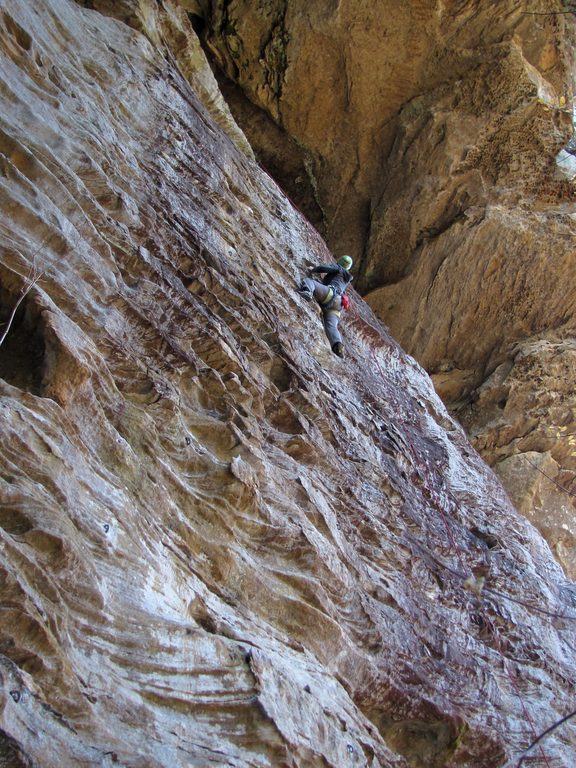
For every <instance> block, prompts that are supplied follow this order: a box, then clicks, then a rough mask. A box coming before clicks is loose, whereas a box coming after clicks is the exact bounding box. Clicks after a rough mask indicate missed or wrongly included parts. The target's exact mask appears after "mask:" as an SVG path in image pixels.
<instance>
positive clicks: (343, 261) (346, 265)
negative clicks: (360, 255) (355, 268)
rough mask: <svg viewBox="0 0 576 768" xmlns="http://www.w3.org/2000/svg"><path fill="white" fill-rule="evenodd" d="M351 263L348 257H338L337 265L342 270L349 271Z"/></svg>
mask: <svg viewBox="0 0 576 768" xmlns="http://www.w3.org/2000/svg"><path fill="white" fill-rule="evenodd" d="M353 263H354V262H353V261H352V259H351V258H350V256H340V258H339V259H338V264H340V266H341V267H344V269H351V268H352V264H353Z"/></svg>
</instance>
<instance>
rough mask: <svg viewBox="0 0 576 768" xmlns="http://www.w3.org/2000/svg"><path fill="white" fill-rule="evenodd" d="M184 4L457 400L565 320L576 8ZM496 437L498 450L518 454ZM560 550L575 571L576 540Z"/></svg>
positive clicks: (569, 401)
mask: <svg viewBox="0 0 576 768" xmlns="http://www.w3.org/2000/svg"><path fill="white" fill-rule="evenodd" d="M188 7H189V8H190V9H191V13H192V14H193V16H194V18H196V19H199V18H202V24H203V25H204V26H203V27H202V26H201V25H199V24H197V27H198V28H199V29H200V30H201V36H202V38H203V40H204V41H205V46H206V47H207V48H208V49H209V50H210V51H211V53H212V56H213V60H214V62H215V66H216V68H217V69H218V70H219V71H221V72H224V73H225V75H226V76H227V78H228V81H233V82H234V83H236V84H237V87H236V88H233V87H232V86H230V85H229V84H226V85H225V88H224V92H225V94H226V98H227V99H228V101H229V103H230V106H231V108H232V111H233V113H234V114H235V116H236V117H237V119H238V120H239V121H240V123H241V125H242V126H243V127H244V128H245V130H246V132H247V135H248V138H249V140H250V141H251V143H252V145H253V146H254V147H255V149H256V152H257V155H258V157H259V159H260V160H261V161H262V162H264V164H265V165H266V166H267V167H268V168H269V169H270V171H271V172H272V173H273V174H274V176H275V177H276V178H277V179H279V181H280V183H281V184H282V186H283V187H284V189H286V190H287V191H288V193H289V194H290V195H291V196H292V197H293V198H294V199H295V200H296V201H297V202H298V204H299V205H300V206H301V208H302V210H303V211H304V212H305V213H306V215H307V216H308V217H309V218H310V220H311V221H312V222H313V223H315V225H316V226H318V227H319V229H320V231H321V232H324V233H325V234H326V236H327V239H328V243H329V244H330V245H332V247H333V248H335V249H337V251H338V252H339V253H342V252H345V251H350V252H351V253H352V255H353V256H355V257H356V258H357V262H359V261H361V266H360V275H359V280H358V282H357V287H358V288H359V289H360V290H361V292H362V293H363V294H364V295H365V296H366V299H367V300H368V301H369V303H370V305H371V306H372V308H373V309H374V310H375V311H376V313H377V314H378V316H379V317H380V318H381V319H383V320H384V321H385V322H386V323H387V324H388V325H389V327H390V329H391V332H392V334H393V335H394V337H395V338H396V339H398V340H399V341H400V343H401V344H402V346H403V347H404V349H406V350H407V351H408V352H410V353H411V354H413V355H415V356H416V358H417V359H418V360H419V362H420V363H421V364H422V365H424V367H425V368H426V369H427V370H428V371H429V372H430V373H431V374H432V377H433V380H434V383H435V385H436V387H437V390H438V392H439V393H440V395H441V396H442V398H443V399H444V401H445V403H446V404H447V405H448V406H449V407H450V409H451V410H452V411H453V412H454V413H455V414H456V415H458V416H459V415H460V412H461V410H462V408H466V407H467V404H469V403H470V401H478V398H479V396H480V393H481V389H480V388H481V387H483V385H484V383H485V382H486V381H487V379H488V378H489V377H490V376H491V375H492V374H493V372H494V371H495V370H496V369H497V368H498V366H500V365H510V364H512V365H513V361H514V355H515V354H516V352H515V350H517V349H518V348H519V347H518V345H519V344H524V343H526V344H528V345H529V346H533V345H534V344H535V343H538V342H539V340H542V341H544V340H546V339H550V340H551V341H552V343H553V344H562V343H564V340H566V339H569V338H571V337H572V336H573V335H574V330H575V314H574V296H573V291H572V275H573V273H574V268H575V266H576V265H575V262H574V249H573V246H572V244H573V241H574V237H575V235H576V231H575V225H574V218H573V217H574V211H575V208H574V199H575V188H574V185H573V183H572V181H571V179H570V178H569V176H566V175H565V174H563V173H562V172H561V167H557V166H556V162H555V160H556V156H557V155H558V152H559V151H560V150H561V149H562V147H563V146H565V145H566V143H567V142H568V140H569V138H570V136H571V135H572V131H573V126H572V113H571V109H572V94H573V78H574V66H573V54H572V50H573V43H574V19H573V12H572V13H571V12H569V11H570V8H573V5H571V4H570V3H567V2H560V1H558V2H552V3H551V2H533V1H532V0H531V1H530V2H520V3H519V2H515V1H514V2H512V1H511V0H510V2H508V1H507V0H506V1H503V2H499V3H498V4H497V6H495V5H494V4H489V3H488V4H487V3H480V2H435V1H427V2H411V3H408V4H399V3H393V2H379V3H358V2H351V1H349V0H342V1H341V2H338V3H322V4H320V5H318V4H312V5H311V4H310V3H304V2H297V1H295V0H293V1H291V2H289V3H287V2H285V0H277V1H276V2H267V3H265V4H263V5H262V4H253V3H248V2H242V1H239V2H236V0H235V2H233V3H230V2H209V0H205V1H204V2H200V1H198V2H196V3H189V4H188ZM263 8H265V10H263ZM238 88H239V89H241V93H239V91H238ZM569 380H570V381H571V382H572V383H573V382H574V371H573V369H571V371H570V379H569ZM530 386H531V387H532V389H533V392H534V397H536V398H537V399H538V400H539V405H538V408H537V409H533V412H535V411H536V410H539V417H538V421H539V424H540V425H541V428H542V430H544V431H546V432H547V433H548V434H553V433H557V431H558V427H559V426H562V425H563V424H565V423H566V419H564V420H563V421H562V422H560V423H556V422H554V421H553V420H552V417H551V413H550V412H549V410H548V408H547V405H546V403H547V398H548V393H547V392H546V391H543V390H541V389H540V383H539V380H538V378H534V379H532V381H531V383H530ZM565 389H566V392H565V393H564V397H565V399H566V402H565V408H566V411H565V412H566V413H572V412H573V410H574V407H575V406H576V402H575V401H574V396H573V392H572V391H573V389H574V387H573V386H572V387H570V386H566V387H565ZM480 401H483V398H482V397H481V396H480ZM499 418H500V420H502V419H505V418H506V414H505V413H501V414H500V417H499ZM474 420H475V430H476V431H475V435H477V436H478V440H477V442H476V444H477V446H478V447H479V448H480V450H481V451H483V445H485V444H488V443H489V442H490V440H491V437H490V430H491V427H490V425H489V424H488V421H489V414H485V415H484V416H483V415H482V414H481V413H480V411H479V409H478V405H477V406H476V407H475V417H474ZM483 420H484V422H483ZM482 423H484V425H485V429H486V433H485V434H481V433H482V428H481V424H482ZM508 426H509V428H510V430H512V431H513V430H514V428H515V427H514V425H513V424H509V425H508ZM549 447H550V449H552V446H551V444H549ZM500 448H501V452H500V454H499V459H500V460H504V459H505V458H506V457H509V458H513V456H514V455H515V451H516V446H515V444H514V443H510V444H508V445H507V447H506V448H504V445H503V444H501V446H500ZM553 452H554V454H555V455H556V457H557V458H560V457H562V459H561V464H560V465H559V467H558V472H553V476H554V478H556V479H557V478H560V476H562V478H564V479H570V480H571V479H572V466H571V462H570V461H567V462H566V461H565V460H564V459H565V458H566V456H565V453H566V452H565V451H564V449H563V447H562V442H561V441H557V442H556V443H555V445H554V447H553ZM483 456H484V458H485V459H486V460H487V461H493V460H494V459H495V457H494V455H493V454H492V453H491V452H490V451H489V450H486V451H485V452H483ZM520 463H521V464H522V463H525V462H520ZM502 469H503V468H502ZM498 471H499V470H498ZM531 474H532V473H531V471H527V472H526V473H525V474H523V476H522V480H521V482H523V483H524V484H525V485H526V487H528V486H530V484H531V482H532V480H531ZM501 475H502V477H503V478H504V480H505V482H506V483H507V477H508V473H507V472H505V471H502V472H501ZM507 487H508V489H509V491H510V492H511V493H513V495H515V496H517V494H516V493H515V492H514V489H513V487H512V486H507ZM555 490H556V491H557V490H558V489H557V488H556V489H554V488H552V487H550V488H549V492H548V493H546V494H545V495H546V498H547V501H546V503H545V505H544V506H545V507H546V515H548V516H554V515H557V522H558V525H564V518H565V512H566V510H567V509H568V510H569V514H573V512H572V503H571V500H570V494H571V493H572V492H573V491H574V488H573V486H572V485H571V484H569V485H568V487H567V489H566V492H563V493H561V494H558V493H556V492H552V491H555ZM523 509H525V510H527V511H528V505H526V504H524V505H523ZM553 527H554V526H552V527H551V526H549V525H547V526H545V528H546V533H547V535H548V534H550V533H551V532H552V528H553ZM543 530H544V528H543ZM550 541H551V544H552V546H553V547H556V545H557V544H558V541H557V540H556V539H555V538H552V539H550ZM574 546H576V542H575V541H574V540H573V542H572V545H571V548H574ZM562 562H563V563H564V565H565V567H567V568H568V570H569V572H570V573H574V571H575V569H576V561H575V560H574V559H573V556H572V555H570V556H564V557H563V558H562Z"/></svg>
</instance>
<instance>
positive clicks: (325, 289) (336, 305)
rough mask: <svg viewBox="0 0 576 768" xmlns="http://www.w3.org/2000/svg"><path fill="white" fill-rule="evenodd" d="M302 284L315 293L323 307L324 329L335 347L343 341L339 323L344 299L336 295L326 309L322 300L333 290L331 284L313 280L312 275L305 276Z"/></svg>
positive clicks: (331, 344)
mask: <svg viewBox="0 0 576 768" xmlns="http://www.w3.org/2000/svg"><path fill="white" fill-rule="evenodd" d="M302 286H303V287H304V286H305V287H306V288H307V289H308V290H309V291H310V293H312V294H313V296H314V298H315V299H316V301H317V302H318V303H319V304H320V308H321V309H322V318H323V320H324V331H325V332H326V336H327V337H328V341H329V342H330V346H331V347H334V344H336V343H337V342H341V341H342V336H341V335H340V331H339V330H338V323H339V322H340V310H341V308H342V299H341V298H340V296H336V298H335V300H334V301H333V302H332V303H331V306H330V308H329V309H325V308H324V307H323V306H322V302H323V301H326V299H327V298H328V294H329V293H330V291H331V288H330V286H329V285H324V284H323V283H319V282H318V281H317V280H313V279H312V278H311V277H305V278H304V279H303V280H302Z"/></svg>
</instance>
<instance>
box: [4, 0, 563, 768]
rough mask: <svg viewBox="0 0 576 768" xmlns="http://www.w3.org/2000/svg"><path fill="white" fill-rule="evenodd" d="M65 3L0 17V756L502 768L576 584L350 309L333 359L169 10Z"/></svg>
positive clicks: (278, 220) (378, 333)
mask: <svg viewBox="0 0 576 768" xmlns="http://www.w3.org/2000/svg"><path fill="white" fill-rule="evenodd" d="M88 5H94V6H96V5H97V3H96V2H94V3H83V4H76V3H73V2H71V0H38V2H35V3H33V4H31V3H30V4H29V3H23V2H21V1H20V0H0V32H1V34H0V65H1V66H0V84H1V87H2V98H3V109H2V113H1V115H0V121H1V124H0V128H1V133H0V151H1V153H2V155H1V175H0V196H1V201H2V210H3V212H4V215H3V220H2V227H1V228H0V246H1V248H0V278H1V285H2V290H1V292H0V302H1V312H2V320H3V330H2V343H1V344H0V413H1V416H2V417H1V419H0V430H1V440H0V456H1V458H0V465H1V468H2V473H1V480H0V545H1V550H0V552H1V555H0V607H1V609H2V622H1V624H0V681H1V685H0V760H1V761H3V762H4V764H6V765H10V766H30V765H33V766H42V768H52V767H54V768H55V767H56V766H58V767H59V768H62V767H63V766H71V767H72V766H73V767H74V768H76V767H77V766H112V765H120V766H131V767H136V766H139V767H140V766H141V767H142V768H143V767H144V766H146V768H149V767H155V766H170V768H172V767H173V766H182V767H183V766H202V767H204V766H210V765H225V766H234V767H236V766H238V767H241V766H246V767H247V766H263V767H264V766H266V767H267V766H271V767H272V766H274V768H276V767H278V768H280V767H281V766H286V767H287V766H302V767H304V766H306V767H313V766H333V767H334V768H342V767H343V766H371V768H377V766H380V767H382V768H383V767H386V768H388V767H391V766H394V767H396V768H400V767H405V768H406V767H407V766H415V767H419V768H423V767H424V766H426V768H440V767H441V766H446V767H447V768H448V767H449V766H450V767H451V768H455V767H456V766H468V768H487V767H488V766H490V768H493V767H494V766H504V765H506V764H508V765H512V764H515V763H517V762H518V760H520V756H521V755H522V753H523V751H524V750H526V748H528V747H529V746H530V744H531V743H532V741H533V740H534V739H535V737H536V736H537V734H538V733H540V732H541V731H543V730H544V729H546V728H548V727H549V726H552V725H553V724H554V723H555V722H556V721H557V720H559V719H560V718H562V717H565V716H566V715H567V714H568V713H569V712H570V710H571V709H572V708H573V669H574V663H575V661H576V658H575V655H576V651H575V642H576V637H575V634H576V633H575V624H574V622H575V620H576V597H575V590H574V584H573V583H571V582H567V581H566V579H565V577H564V574H563V572H562V570H561V569H560V567H559V566H558V564H557V563H556V562H555V560H554V558H553V556H552V554H551V552H550V549H549V548H548V546H547V544H546V543H545V541H544V539H543V538H542V537H541V535H540V534H539V533H538V531H537V530H536V529H535V528H534V527H533V526H532V525H531V524H530V523H529V522H528V521H526V520H525V519H524V518H523V517H521V516H520V515H518V513H517V512H516V511H515V510H514V509H513V507H512V506H511V504H510V503H509V501H508V498H507V496H506V494H505V493H504V491H503V489H502V486H501V485H500V483H499V481H498V480H497V478H496V476H495V475H494V474H493V473H492V471H491V470H490V469H488V468H487V466H486V465H485V463H484V462H483V461H482V460H481V458H480V457H479V455H478V454H477V453H476V452H475V450H474V449H473V448H472V446H471V445H470V444H469V443H468V441H467V439H466V437H465V435H464V432H463V430H462V429H461V428H460V427H459V426H458V425H457V424H456V423H455V422H454V421H453V420H452V419H451V418H450V416H449V415H448V413H447V412H446V410H445V408H444V406H443V405H442V403H441V401H440V400H439V398H438V396H437V395H436V393H435V391H434V389H433V387H432V384H431V381H430V379H429V378H428V376H427V375H426V374H425V372H424V370H423V369H422V368H421V367H420V366H419V365H418V364H417V363H416V362H415V361H414V360H413V359H412V358H410V357H408V356H407V355H406V354H405V353H404V352H403V351H402V350H401V348H400V347H399V346H398V345H397V344H396V343H395V342H394V341H393V340H392V338H391V337H390V336H389V334H388V333H387V331H386V330H385V328H384V327H383V326H382V325H381V324H380V323H379V321H378V320H377V319H376V317H375V316H374V314H373V313H372V311H371V310H370V309H369V308H368V307H367V305H366V304H365V303H364V302H363V301H362V300H361V299H360V298H359V297H358V296H357V295H355V296H354V297H353V307H352V310H351V312H350V314H348V315H347V316H346V318H345V319H344V320H343V331H344V337H345V345H346V359H345V360H344V361H341V360H339V359H338V358H336V357H335V356H334V355H332V354H331V352H330V350H329V349H328V347H327V344H326V339H325V338H324V334H323V331H322V329H321V325H320V318H319V316H318V312H317V308H316V307H315V306H313V305H310V304H307V303H305V302H303V301H302V300H301V299H299V298H298V297H297V295H296V294H295V292H294V287H295V285H296V283H297V280H298V278H299V276H300V274H301V273H302V271H303V270H304V268H305V266H306V265H307V264H309V263H312V262H317V261H320V260H326V259H329V258H330V253H329V252H328V250H327V248H326V246H325V244H324V242H323V241H322V240H321V238H320V237H319V236H318V234H317V233H316V232H315V231H314V230H313V229H312V228H311V226H310V225H309V223H308V222H307V221H306V220H305V219H304V218H303V217H302V216H301V215H300V214H299V213H298V212H297V211H296V210H295V209H294V208H293V207H292V206H291V204H290V203H289V201H288V200H287V199H286V197H285V196H284V194H283V193H282V192H281V190H280V189H279V188H278V187H277V186H276V184H275V183H274V182H273V181H272V180H271V179H270V177H269V176H268V175H267V174H266V173H264V172H263V171H262V170H261V169H260V167H259V166H258V165H257V164H256V163H255V162H254V160H253V159H252V158H251V157H250V156H249V152H248V151H247V149H246V145H245V141H244V139H243V136H242V133H241V131H240V130H239V129H238V128H237V127H236V126H234V125H233V123H232V121H231V119H230V116H229V115H228V113H227V110H226V108H225V105H223V104H222V102H221V101H220V100H219V98H218V94H217V92H216V91H215V90H214V83H213V81H212V80H211V79H210V73H209V72H208V70H207V69H206V63H205V62H204V61H203V60H202V57H201V55H200V52H199V50H198V49H197V48H193V49H192V50H189V48H188V41H189V39H191V36H192V29H191V27H190V26H188V20H187V18H186V16H185V15H182V13H181V11H180V10H179V9H178V7H176V6H175V5H174V4H172V3H171V2H169V1H168V0H164V2H162V3H146V2H144V1H142V2H140V3H139V4H138V6H136V4H132V5H131V4H129V3H121V4H117V5H116V7H115V11H116V12H117V16H118V17H117V18H114V17H112V16H107V15H106V14H104V13H102V12H100V11H98V10H96V9H95V8H88V7H85V6H88ZM118 9H120V10H121V11H122V13H120V12H119V10H118ZM102 10H106V9H105V8H104V7H103V8H102ZM132 11H133V16H134V18H132V15H130V19H129V22H130V25H132V26H130V25H129V24H127V23H126V22H125V21H124V20H123V16H122V14H124V13H129V14H132ZM135 27H139V28H138V29H136V28H135ZM191 45H194V44H193V43H191ZM192 54H194V55H192ZM14 310H16V311H14ZM528 450H532V451H535V450H536V451H538V450H539V449H538V448H535V447H534V446H532V447H531V448H528V447H526V451H528ZM534 463H537V461H535V462H534ZM540 746H541V748H542V753H540V752H539V751H538V748H537V749H536V751H534V750H532V751H531V754H530V758H531V760H532V764H534V765H535V764H537V762H535V760H538V761H539V762H540V764H542V763H543V762H544V759H546V760H547V761H548V762H549V764H550V765H554V766H555V768H556V767H558V768H560V767H561V766H562V767H563V768H569V767H570V766H571V764H572V762H573V755H574V750H575V749H576V730H575V727H574V723H573V722H572V721H570V720H569V721H567V722H566V723H564V724H563V725H562V726H561V727H559V728H556V729H555V730H553V731H552V732H551V733H550V734H549V735H548V736H547V737H546V738H545V739H544V740H543V741H542V742H541V745H540ZM543 755H544V756H545V758H544V757H543ZM534 756H535V757H534Z"/></svg>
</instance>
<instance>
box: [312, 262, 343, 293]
mask: <svg viewBox="0 0 576 768" xmlns="http://www.w3.org/2000/svg"><path fill="white" fill-rule="evenodd" d="M310 272H311V273H314V272H319V273H321V272H324V273H325V274H324V277H323V278H322V282H323V283H324V285H331V286H332V287H333V288H334V290H335V291H336V293H338V294H340V296H342V294H343V293H344V291H345V290H346V288H347V287H348V284H349V283H351V282H352V279H353V278H352V275H351V274H350V272H348V270H347V269H344V267H341V266H340V264H318V265H317V266H316V267H311V268H310Z"/></svg>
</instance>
